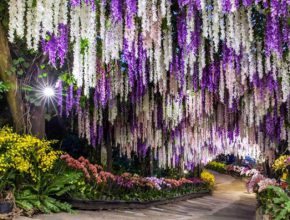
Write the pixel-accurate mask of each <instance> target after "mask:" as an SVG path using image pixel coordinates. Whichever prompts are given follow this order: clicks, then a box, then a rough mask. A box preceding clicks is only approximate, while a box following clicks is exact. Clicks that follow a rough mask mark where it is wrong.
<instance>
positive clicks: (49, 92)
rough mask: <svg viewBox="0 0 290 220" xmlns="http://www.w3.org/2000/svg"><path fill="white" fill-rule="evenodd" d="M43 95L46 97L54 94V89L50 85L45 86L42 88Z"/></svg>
mask: <svg viewBox="0 0 290 220" xmlns="http://www.w3.org/2000/svg"><path fill="white" fill-rule="evenodd" d="M43 95H44V96H45V97H47V98H51V97H53V96H55V91H54V89H53V88H52V87H45V88H44V89H43Z"/></svg>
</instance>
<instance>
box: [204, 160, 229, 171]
mask: <svg viewBox="0 0 290 220" xmlns="http://www.w3.org/2000/svg"><path fill="white" fill-rule="evenodd" d="M206 168H207V169H210V170H214V171H217V172H219V173H225V172H226V164H224V163H220V162H216V161H211V162H209V163H208V164H207V165H206Z"/></svg>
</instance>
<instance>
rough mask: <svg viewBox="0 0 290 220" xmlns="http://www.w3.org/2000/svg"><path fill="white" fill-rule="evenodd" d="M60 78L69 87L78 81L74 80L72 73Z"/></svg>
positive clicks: (63, 74)
mask: <svg viewBox="0 0 290 220" xmlns="http://www.w3.org/2000/svg"><path fill="white" fill-rule="evenodd" d="M59 78H60V79H61V80H62V81H63V82H64V83H65V84H67V85H71V84H74V83H75V82H76V81H75V79H74V77H73V76H72V74H70V73H67V72H65V73H62V74H61V75H60V76H59Z"/></svg>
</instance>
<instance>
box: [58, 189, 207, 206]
mask: <svg viewBox="0 0 290 220" xmlns="http://www.w3.org/2000/svg"><path fill="white" fill-rule="evenodd" d="M210 194H211V191H204V192H198V193H190V194H186V195H183V196H177V197H173V198H168V199H160V200H154V201H146V202H140V201H104V200H92V201H90V200H78V199H65V200H63V201H65V202H67V203H69V204H71V205H72V207H73V208H75V209H81V210H108V209H143V208H148V207H150V206H156V205H163V204H167V203H172V202H178V201H182V200H187V199H193V198H199V197H203V196H207V195H210Z"/></svg>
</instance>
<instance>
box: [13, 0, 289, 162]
mask: <svg viewBox="0 0 290 220" xmlns="http://www.w3.org/2000/svg"><path fill="white" fill-rule="evenodd" d="M288 7H289V2H288V1H287V0H273V1H270V2H269V1H266V0H263V1H253V0H243V1H236V0H222V1H219V0H213V1H209V0H167V1H165V0H160V1H157V0H138V1H137V0H125V1H121V0H111V1H106V0H101V1H97V2H96V1H94V0H61V1H59V0H38V1H36V2H34V1H33V0H10V2H9V16H10V23H9V40H10V41H11V42H14V41H15V39H16V37H18V38H25V40H26V42H27V47H28V48H30V49H34V50H38V49H39V46H40V43H42V49H43V51H44V53H46V54H47V55H48V58H49V60H50V63H51V64H52V65H53V66H54V67H56V68H58V67H61V66H63V65H64V63H65V57H66V56H67V54H68V48H69V47H68V45H71V47H72V48H73V51H72V53H73V67H72V70H71V72H72V75H73V77H74V79H75V81H76V85H75V86H76V87H77V89H76V90H75V89H74V85H63V84H64V82H61V81H59V82H58V90H59V92H58V93H59V94H63V93H64V94H66V96H65V98H63V97H62V95H60V96H59V99H58V106H59V113H60V114H63V113H65V115H66V116H68V117H73V115H74V114H73V113H74V112H75V114H76V115H77V116H78V132H79V135H80V136H81V137H85V138H86V139H87V140H88V142H89V143H91V144H92V145H93V146H94V147H99V146H101V145H102V143H103V141H104V127H105V126H107V125H106V124H104V123H109V124H110V127H111V128H112V129H111V130H113V131H114V132H112V135H111V136H112V138H113V139H114V142H115V143H116V145H118V146H120V149H121V152H122V153H124V154H126V155H128V156H130V154H131V151H135V152H137V153H138V154H140V155H144V152H146V151H147V150H148V149H149V148H151V149H153V151H154V154H155V157H156V158H157V159H158V161H159V166H161V167H165V166H169V167H175V166H179V165H181V164H180V163H181V161H183V163H184V165H186V166H187V167H192V166H194V165H195V164H196V163H206V162H207V161H208V160H211V159H212V158H213V157H215V156H216V155H217V154H220V153H230V152H233V153H235V154H239V155H246V154H249V155H252V156H253V157H255V158H259V157H260V153H261V151H262V150H261V149H265V147H266V148H272V147H274V146H275V145H277V144H278V143H279V142H280V140H281V139H283V140H287V138H289V134H290V128H289V126H288V125H289V122H290V117H289V115H290V113H289V103H290V89H289V88H290V81H289V79H290V77H289V37H288V36H289V26H288V23H287V19H288V18H289V12H288V10H287V9H288ZM68 14H69V15H68ZM58 63H59V64H58ZM92 94H93V95H92ZM82 96H84V97H85V98H84V100H86V101H85V102H84V101H81V97H82ZM64 103H65V109H64V107H63V105H64ZM89 108H93V111H91V110H90V109H89ZM108 132H109V131H108ZM113 134H114V136H113ZM289 142H290V141H288V144H289ZM259 146H260V148H259Z"/></svg>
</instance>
